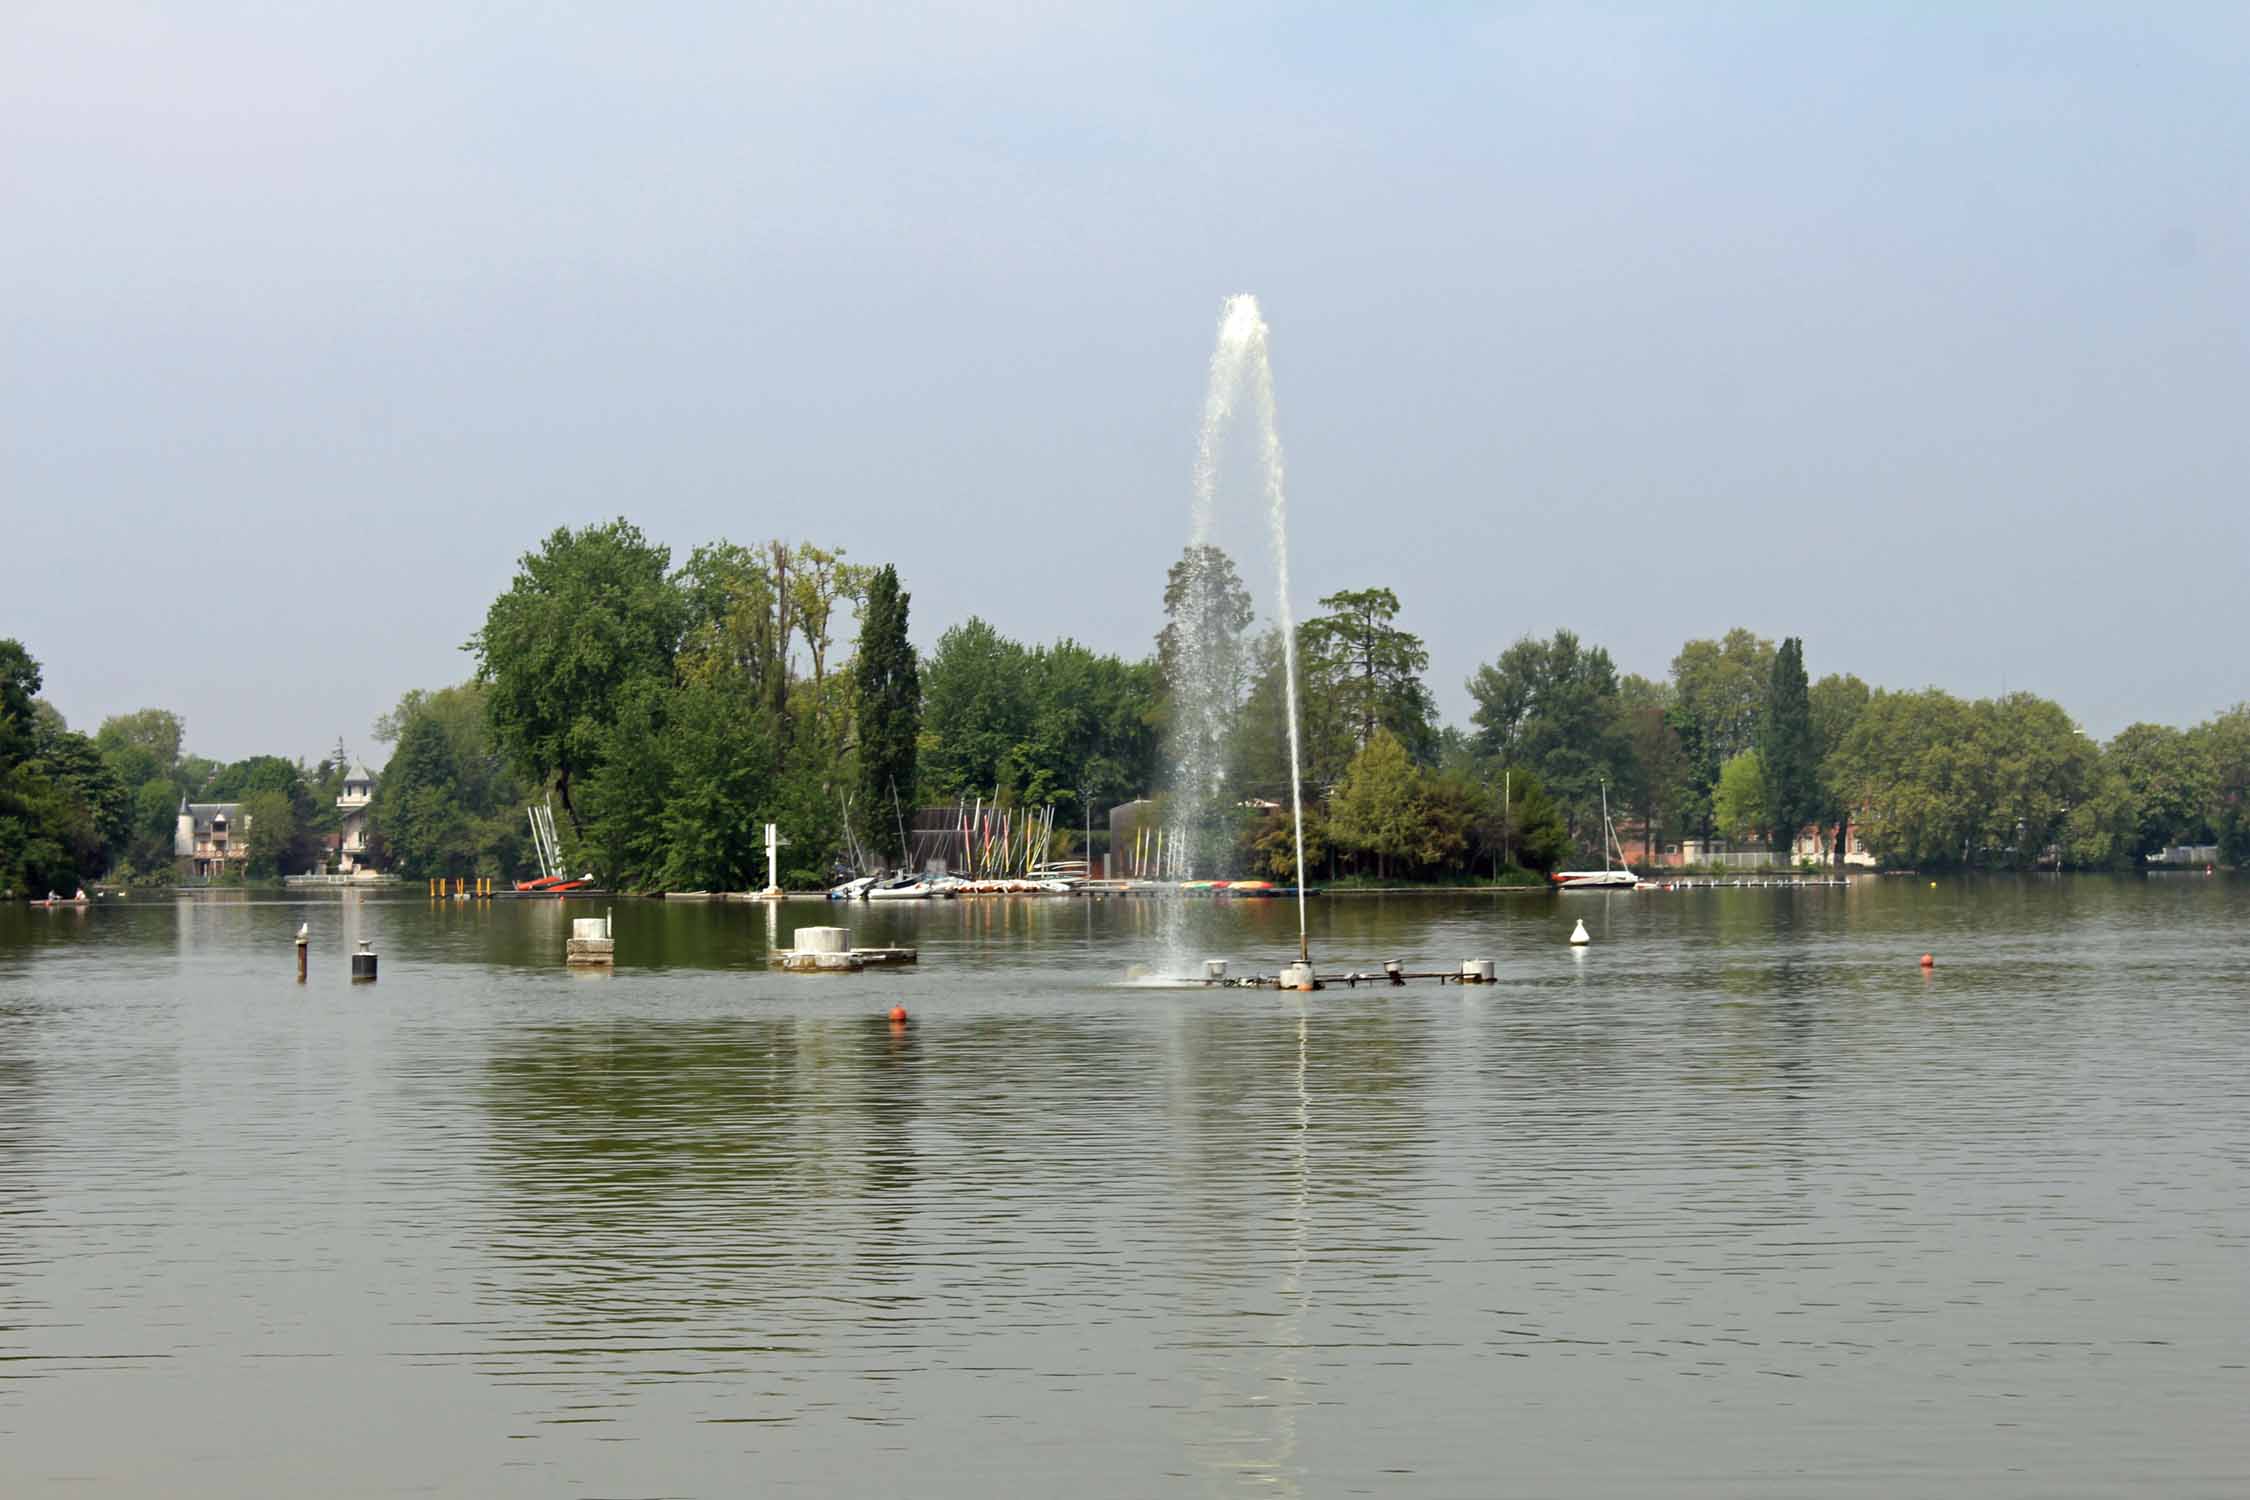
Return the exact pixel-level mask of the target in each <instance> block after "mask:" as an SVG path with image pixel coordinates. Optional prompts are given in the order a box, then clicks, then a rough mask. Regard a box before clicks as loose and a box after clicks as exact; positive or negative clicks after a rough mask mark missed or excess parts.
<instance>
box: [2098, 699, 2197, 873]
mask: <svg viewBox="0 0 2250 1500" xmlns="http://www.w3.org/2000/svg"><path fill="white" fill-rule="evenodd" d="M2106 758H2107V759H2108V761H2109V763H2110V765H2111V766H2112V767H2113V768H2114V769H2115V770H2116V771H2117V773H2118V775H2119V776H2120V778H2121V779H2122V781H2123V783H2124V788H2125V793H2126V795H2127V796H2128V797H2129V798H2130V799H2131V803H2132V811H2133V831H2132V835H2131V837H2130V839H2129V840H2128V842H2129V845H2130V848H2131V852H2132V853H2134V854H2136V855H2147V854H2154V853H2157V852H2158V851H2160V850H2163V849H2168V848H2170V847H2171V846H2173V845H2174V844H2201V843H2204V842H2207V841H2209V840H2211V839H2212V838H2214V837H2216V830H2215V829H2214V827H2213V825H2212V819H2211V814H2212V812H2213V811H2214V809H2215V808H2216V806H2217V803H2218V776H2217V769H2218V768H2217V767H2216V766H2215V765H2214V764H2213V763H2212V761H2211V759H2210V757H2209V756H2208V755H2206V754H2205V753H2204V741H2203V739H2202V738H2201V737H2199V736H2198V735H2196V734H2194V733H2192V732H2184V731H2181V730H2178V729H2173V728H2171V727H2169V726H2167V725H2163V724H2134V725H2131V726H2130V727H2128V728H2126V729H2124V730H2122V731H2120V732H2119V734H2118V735H2117V737H2116V738H2115V739H2113V740H2111V741H2110V742H2109V746H2108V749H2107V752H2106Z"/></svg>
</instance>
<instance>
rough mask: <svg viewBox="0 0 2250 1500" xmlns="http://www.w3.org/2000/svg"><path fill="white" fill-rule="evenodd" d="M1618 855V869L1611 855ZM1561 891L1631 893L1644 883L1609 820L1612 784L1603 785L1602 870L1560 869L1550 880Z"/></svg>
mask: <svg viewBox="0 0 2250 1500" xmlns="http://www.w3.org/2000/svg"><path fill="white" fill-rule="evenodd" d="M1612 850H1615V851H1616V853H1617V865H1618V867H1617V868H1612V867H1611V865H1610V862H1609V857H1610V852H1611V851H1612ZM1547 878H1548V879H1549V880H1552V881H1553V882H1554V883H1555V888H1556V889H1557V890H1564V891H1629V890H1632V889H1633V888H1634V887H1635V886H1638V885H1639V884H1640V883H1641V877H1640V876H1638V875H1635V874H1634V873H1633V872H1632V870H1631V869H1630V868H1628V867H1626V866H1625V850H1624V848H1623V847H1622V846H1621V845H1620V844H1619V843H1618V842H1617V825H1616V824H1614V823H1612V822H1611V821H1610V820H1609V783H1608V782H1606V781H1605V782H1603V783H1602V867H1601V868H1600V869H1598V870H1557V871H1555V873H1554V874H1552V875H1550V876H1548V877H1547Z"/></svg>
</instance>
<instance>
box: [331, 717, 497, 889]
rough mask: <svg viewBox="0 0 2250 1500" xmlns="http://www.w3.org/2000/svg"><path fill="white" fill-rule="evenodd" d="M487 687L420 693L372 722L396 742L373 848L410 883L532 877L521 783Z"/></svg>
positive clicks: (378, 788) (379, 797)
mask: <svg viewBox="0 0 2250 1500" xmlns="http://www.w3.org/2000/svg"><path fill="white" fill-rule="evenodd" d="M488 691H489V689H487V687H486V686H485V684H483V683H481V682H478V681H475V680H473V679H472V680H470V681H468V682H462V683H456V684H454V685H453V686H451V687H445V688H438V689H436V690H434V691H431V690H425V689H421V688H415V689H413V690H411V691H409V692H407V693H405V694H404V695H402V696H401V697H400V699H399V701H398V706H397V707H396V708H394V709H392V710H391V711H390V712H389V713H386V714H384V715H383V716H382V717H381V718H379V719H377V720H376V721H375V737H376V739H377V740H379V741H396V748H395V749H393V750H392V752H391V755H390V759H389V761H388V762H387V763H386V764H385V765H384V767H383V770H382V774H381V775H380V776H379V777H377V779H376V782H375V800H374V803H373V805H372V806H371V807H370V808H369V809H368V817H369V824H368V833H369V840H370V846H371V852H372V855H373V857H374V859H375V860H376V861H377V862H378V863H382V864H386V865H388V866H389V867H391V868H395V869H396V870H397V871H398V872H399V873H400V874H402V875H405V876H407V877H409V878H411V879H427V878H429V877H431V876H435V875H443V876H449V877H450V876H463V877H467V876H475V875H488V876H493V877H497V878H501V879H506V878H509V877H512V876H520V875H523V874H527V873H532V870H533V866H532V860H531V856H530V846H529V839H528V837H527V834H526V828H527V823H526V820H525V817H524V808H525V805H526V803H527V802H528V801H529V800H530V799H529V797H528V795H527V791H526V788H525V787H524V784H523V782H522V781H521V779H520V778H519V777H518V776H517V775H516V773H515V771H514V770H513V768H512V767H511V766H510V765H509V763H508V760H507V758H506V757H505V756H504V755H502V754H501V753H500V749H499V747H498V745H496V744H495V743H494V740H493V731H492V722H491V718H490V715H489V714H488V712H487V709H486V702H485V699H486V695H487V693H488Z"/></svg>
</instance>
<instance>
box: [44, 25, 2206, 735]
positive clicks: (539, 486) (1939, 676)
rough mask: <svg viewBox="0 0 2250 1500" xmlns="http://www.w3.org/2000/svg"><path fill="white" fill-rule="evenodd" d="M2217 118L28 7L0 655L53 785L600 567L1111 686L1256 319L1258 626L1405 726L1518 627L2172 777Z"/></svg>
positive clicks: (1960, 81)
mask: <svg viewBox="0 0 2250 1500" xmlns="http://www.w3.org/2000/svg"><path fill="white" fill-rule="evenodd" d="M2246 62H2250V9H2245V8H2244V7H2241V6H2237V5H2214V6H2189V5H2168V6H2163V7H2155V8H2145V7H2136V6H2126V5H2121V4H2110V5H2106V6H2101V7H2081V6H2067V5H2054V4H2035V5H2011V6H2000V5H1986V6H1974V5H1971V6H1952V5H1948V6H1938V5H1925V6H1907V5H1894V6H1885V7H1876V6H1872V5H1869V6H1843V5H1811V6H1731V7H1723V8H1721V7H1710V6H1687V5H1681V6H1677V7H1671V8H1639V9H1622V8H1612V7H1592V8H1589V7H1580V6H1563V5H1553V6H1546V5H1489V6H1479V5H1424V6H1419V7H1376V6H1337V5H1328V6H1318V7H1303V6H1266V5H1210V4H1197V5H1180V6H1171V5H1164V4H1153V3H1148V0H1135V3H1131V4H1125V3H1108V0H1096V3H1088V4H1074V5H1068V6H1016V5H1006V4H999V3H979V0H967V3H955V4H934V5H921V6H916V7H913V8H911V9H900V10H891V9H888V8H885V7H878V6H873V5H829V6H778V7H767V6H759V5H748V4H741V3H729V4H708V5H688V4H644V5H636V6H597V5H575V6H574V5H564V4H531V3H515V4H484V5H479V4H473V3H462V0H443V3H420V0H393V3H388V4H383V5H352V6H342V5H335V6H305V5H299V4H284V3H279V0H272V3H264V4H252V3H229V0H202V3H198V4H194V5H181V4H176V3H149V4H131V3H112V0H62V3H54V4H41V3H37V0H33V3H31V4H29V5H28V6H27V5H25V4H20V3H19V4H17V5H15V6H11V7H10V8H9V14H8V18H7V20H6V21H5V22H0V205H4V208H5V226H6V227H5V232H4V233H0V635H17V636H20V637H21V638H22V639H23V640H24V641H25V643H26V644H27V645H28V646H29V647H30V649H31V650H32V652H33V653H34V654H35V655H37V656H38V657H39V658H40V659H41V660H42V662H43V663H44V664H45V666H46V670H47V682H48V689H47V691H48V695H49V696H50V697H51V698H52V699H53V701H54V702H55V703H56V705H57V706H58V707H60V708H61V709H62V710H63V712H64V713H65V714H66V715H68V717H69V718H70V720H71V721H72V723H73V724H75V725H77V726H79V727H82V728H88V729H91V728H92V727H93V726H94V724H95V723H96V722H98V721H99V720H100V718H101V717H102V716H103V715H105V714H108V713H112V712H117V711H120V710H127V709H132V708H137V707H141V706H143V705H148V704H160V705H164V706H168V707H172V708H175V709H177V710H179V711H181V712H182V713H184V714H185V716H186V718H187V721H188V739H189V744H190V748H192V749H194V750H196V751H198V752H200V753H203V754H207V755H211V756H214V757H221V758H233V757H238V756H241V755H245V754H250V753H254V752H259V751H269V750H270V751H276V752H279V753H283V754H289V755H305V756H311V755H315V754H317V753H318V752H319V751H320V750H321V749H322V748H323V747H324V746H326V745H329V744H332V743H334V741H335V739H336V737H337V735H338V734H339V733H341V734H342V735H343V736H344V737H345V738H346V739H347V740H348V741H349V742H350V744H351V745H352V746H353V747H354V748H355V749H357V750H361V751H370V752H372V751H373V750H374V748H375V747H373V746H372V745H371V744H370V741H369V736H368V725H369V722H370V721H371V720H372V719H373V718H374V717H375V715H376V714H377V713H378V712H380V711H381V710H383V709H384V708H386V707H387V706H389V705H390V704H391V703H392V702H393V701H394V700H395V699H396V698H397V697H398V695H399V693H400V692H401V691H402V690H404V689H406V688H409V687H414V686H436V685H440V684H443V683H446V682H450V681H454V680H457V679H458V678H460V677H461V676H463V675H465V674H466V672H467V671H468V669H469V659H468V658H467V657H466V656H464V655H462V654H461V653H460V652H459V650H458V649H457V648H458V647H459V645H460V643H461V642H462V641H464V640H466V639H467V638H468V637H469V635H470V634H471V633H472V632H473V631H474V630H475V629H476V628H477V626H478V625H479V623H480V622H481V620H482V617H483V612H484V609H485V606H486V605H487V604H488V603H489V602H490V600H491V598H492V596H493V595H494V594H495V593H496V592H497V591H498V590H500V589H501V588H502V587H504V586H505V585H506V583H507V580H508V578H509V576H510V574H511V572H512V571H513V568H514V564H515V560H516V557H517V555H518V554H519V553H521V552H522V551H524V550H525V549H526V548H528V547H530V546H532V545H534V544H535V543H536V541H537V540H538V539H539V538H540V537H541V536H542V535H543V534H544V533H546V532H547V531H548V530H549V529H551V528H552V527H554V526H556V525H557V524H563V523H568V524H572V525H577V524H582V523H584V522H587V521H591V520H596V519H600V518H604V517H608V516H612V515H616V514H620V513H622V514H625V515H627V516H630V517H632V518H633V519H635V520H636V521H638V522H639V523H640V524H641V525H642V526H643V527H644V528H646V529H647V530H648V531H649V532H651V533H652V534H653V535H655V536H656V537H658V538H660V539H662V540H664V541H666V542H668V543H670V544H671V545H672V546H673V547H674V548H675V550H676V552H677V553H678V554H680V555H684V554H685V552H686V550H687V549H688V548H689V547H691V546H693V545H694V544H696V543H697V542H700V541H704V540H709V539H712V538H715V537H719V536H728V537H732V538H734V539H736V540H740V541H751V540H755V539H758V538H762V537H766V536H771V535H786V536H789V537H792V538H797V537H803V538H810V539H813V540H818V541H823V542H826V543H830V544H841V545H843V546H844V547H846V548H847V549H849V552H850V554H851V556H853V557H854V558H855V559H858V560H861V561H868V562H879V561H894V562H896V563H897V564H898V565H899V568H900V571H901V573H902V574H903V575H904V577H905V579H906V581H907V586H908V587H909V589H910V590H911V591H912V593H913V600H914V602H913V608H914V620H915V625H916V632H915V633H916V636H917V638H918V639H919V640H920V641H921V642H922V643H923V644H924V645H925V646H927V645H928V644H929V643H930V642H931V641H933V640H934V639H935V638H936V635H937V633H938V631H939V630H940V629H942V628H943V627H944V626H945V625H947V624H949V623H952V622H954V621H957V620H959V619H961V618H963V617H964V616H966V615H967V614H969V613H971V612H972V611H974V612H980V613H982V614H984V615H985V616H986V617H987V618H989V619H990V620H992V621H993V622H994V623H995V624H996V625H998V626H999V627H1000V628H1002V629H1003V630H1006V631H1008V632H1010V633H1012V634H1015V635H1019V636H1022V637H1026V638H1033V639H1051V638H1053V637H1055V636H1057V635H1062V634H1069V635H1073V636H1076V637H1078V638H1079V639H1081V640H1084V641H1087V642H1089V643H1091V644H1094V645H1096V646H1100V647H1104V648H1112V649H1118V650H1123V651H1128V652H1134V653H1138V652H1140V651H1142V650H1145V649H1146V648H1147V647H1148V645H1149V642H1150V639H1151V637H1152V636H1153V634H1154V632H1155V631H1156V629H1157V626H1158V624H1159V620H1158V609H1159V594H1160V591H1161V587H1162V577H1163V572H1164V569H1165V567H1166V565H1167V564H1168V563H1169V562H1170V561H1171V559H1172V558H1173V556H1174V555H1175V554H1176V553H1177V551H1178V549H1179V547H1180V545H1181V543H1182V541H1183V540H1184V538H1185V534H1186V529H1187V523H1188V498H1189V492H1188V485H1189V465H1190V461H1191V458H1192V455H1193V448H1194V439H1195V432H1194V426H1195V421H1196V415H1197V410H1198V406H1199V402H1200V399H1201V394H1202V382H1203V372H1204V364H1205V360H1206V358H1207V356H1208V352H1209V345H1210V340H1211V336H1212V333H1213V329H1214V326H1215V320H1216V318H1217V316H1218V312H1219V306H1220V302H1221V300H1222V299H1223V298H1224V297H1225V296H1226V295H1227V294H1228V293H1231V292H1235V291H1241V290H1249V291H1254V292H1256V293H1257V294H1258V295H1259V297H1260V299H1261V301H1262V302H1263V304H1264V307H1265V310H1266V314H1267V317H1268V319H1269V321H1270V322H1271V323H1272V325H1273V329H1274V360H1275V367H1276V381H1277V386H1278V389H1279V399H1280V411H1281V420H1282V424H1283V439H1284V441H1285V443H1286V444H1287V445H1288V450H1289V458H1290V466H1291V493H1292V503H1293V505H1294V510H1295V518H1294V525H1295V571H1296V579H1297V586H1298V596H1299V604H1300V608H1303V607H1305V606H1308V605H1310V604H1311V602H1312V601H1313V600H1314V599H1315V598H1316V597H1317V596H1318V595H1320V594H1322V593H1326V592H1331V591H1333V590H1336V589H1340V588H1350V587H1364V586H1368V585H1373V584H1388V585H1390V586H1392V587H1394V588H1395V589H1397V591H1398V592H1399V594H1400V595H1401V597H1402V599H1403V600H1404V602H1405V623H1406V624H1407V625H1408V626H1409V627H1410V628H1413V629H1415V630H1418V631H1420V632H1421V633H1422V634H1423V635H1424V636H1425V637H1426V638H1427V640H1428V641H1429V644H1430V648H1431V655H1432V658H1433V671H1432V680H1433V686H1434V687H1435V688H1436V690H1437V692H1438V695H1439V700H1440V702H1441V704H1442V705H1443V707H1444V708H1445V710H1446V711H1447V713H1448V715H1449V716H1451V717H1453V718H1455V719H1457V720H1465V719H1466V715H1467V711H1468V699H1467V695H1466V693H1465V692H1464V691H1463V689H1462V687H1461V681H1462V679H1463V678H1464V677H1465V676H1466V675H1467V674H1468V672H1470V671H1471V670H1472V669H1473V668H1474V667H1475V665H1476V664H1477V663H1478V662H1480V661H1483V660H1485V659H1488V658H1489V657H1490V656H1492V655H1493V654H1494V653H1495V652H1497V651H1498V650H1499V649H1500V648H1501V647H1503V646H1504V645H1506V644H1507V643H1508V642H1509V641H1510V640H1512V639H1514V638H1515V637H1517V636H1519V635H1521V634H1523V633H1525V632H1527V631H1530V632H1538V633H1542V634H1544V633H1546V632H1548V631H1550V630H1552V629H1554V628H1555V627H1556V626H1558V625H1566V626H1570V627H1572V628H1574V629H1576V630H1578V631H1580V632H1581V633H1582V634H1584V635H1586V636H1588V637H1590V638H1592V639H1594V640H1597V641H1600V642H1602V643H1604V644H1606V645H1608V646H1609V647H1610V649H1611V650H1612V652H1613V653H1614V654H1615V655H1616V657H1617V659H1618V661H1619V663H1620V665H1621V666H1622V667H1624V668H1626V669H1628V670H1638V671H1642V672H1646V673H1649V674H1650V675H1661V674H1662V672H1663V670H1664V668H1665V666H1666V664H1667V662H1668V661H1669V660H1670V658H1671V656H1672V653H1673V652H1674V650H1675V649H1676V648H1677V646H1678V644H1679V643H1680V641H1681V640H1683V639H1684V638H1686V637H1688V636H1691V635H1708V634H1715V633H1718V632H1722V631H1724V630H1725V629H1726V628H1727V627H1728V626H1730V625H1736V624H1742V625H1748V626H1750V627H1752V628H1754V629H1756V630H1758V631H1760V632H1761V633H1764V634H1768V635H1773V636H1777V637H1778V636H1780V635H1783V634H1801V635H1803V636H1804V637H1805V639H1806V656H1807V663H1808V666H1809V667H1810V669H1811V670H1812V671H1813V672H1814V674H1815V675H1818V674H1821V673H1825V672H1828V671H1835V670H1850V671H1856V672H1858V673H1859V674H1860V675H1861V676H1863V677H1865V678H1867V679H1868V680H1869V681H1871V682H1874V683H1877V684H1880V685H1888V686H1896V687H1912V686H1920V685H1923V684H1936V685H1938V686H1941V687H1946V688H1950V689H1952V690H1955V691H1957V692H1961V693H1965V694H1971V695H1978V694H1986V693H1991V692H1996V691H1998V690H2000V689H2001V688H2002V687H2003V686H2006V687H2008V688H2028V689H2032V690H2035V691H2038V692H2041V693H2045V694H2048V695H2050V696H2053V697H2055V698H2058V699H2059V700H2061V701H2062V702H2063V703H2064V704H2065V705H2066V706H2068V707H2069V708H2070V709H2071V710H2072V711H2073V712H2074V713H2076V714H2077V715H2078V716H2079V717H2080V719H2081V721H2082V722H2083V724H2084V725H2085V727H2086V728H2088V729H2089V730H2092V731H2093V732H2095V733H2097V734H2100V735H2105V736H2106V735H2107V734H2109V733H2111V732H2113V731H2115V730H2116V729H2117V728H2119V727H2121V726H2123V725H2124V724H2125V723H2127V722H2129V721H2131V720H2134V719H2137V718H2156V719H2163V720H2170V721H2189V720H2193V719H2196V718H2200V717H2202V716H2204V715H2206V714H2208V713H2209V712H2211V711H2213V710H2214V709H2217V708H2219V707H2222V706H2224V705H2226V704H2229V703H2232V702H2235V701H2237V700H2239V699H2242V698H2245V697H2250V670H2246V669H2245V667H2244V666H2243V650H2242V643H2243V642H2244V641H2245V640H2250V589H2246V588H2245V586H2244V561H2245V554H2246V543H2250V520H2246V519H2245V509H2246V507H2245V503H2244V501H2245V497H2244V493H2243V492H2244V474H2245V459H2246V458H2250V418H2246V415H2245V411H2244V406H2245V395H2246V392H2250V341H2246V338H2245V317H2246V313H2250V275H2246V273H2245V265H2246V264H2250V262H2246V257H2245V252H2246V251H2250V180H2246V178H2250V165H2246V163H2250V150H2246V145H2250V69H2246V67H2245V64H2246ZM1244 519H1245V522H1246V519H1247V518H1244ZM1257 534H1258V533H1257V531H1256V530H1255V528H1254V527H1251V526H1249V525H1247V524H1243V525H1242V526H1241V529H1240V530H1239V532H1238V536H1239V539H1240V541H1241V544H1242V548H1243V551H1244V553H1245V554H1246V561H1247V560H1250V559H1254V558H1256V557H1257V552H1256V547H1255V539H1256V537H1257ZM1258 574H1259V576H1262V574H1263V564H1262V561H1261V562H1260V563H1259V566H1258Z"/></svg>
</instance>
